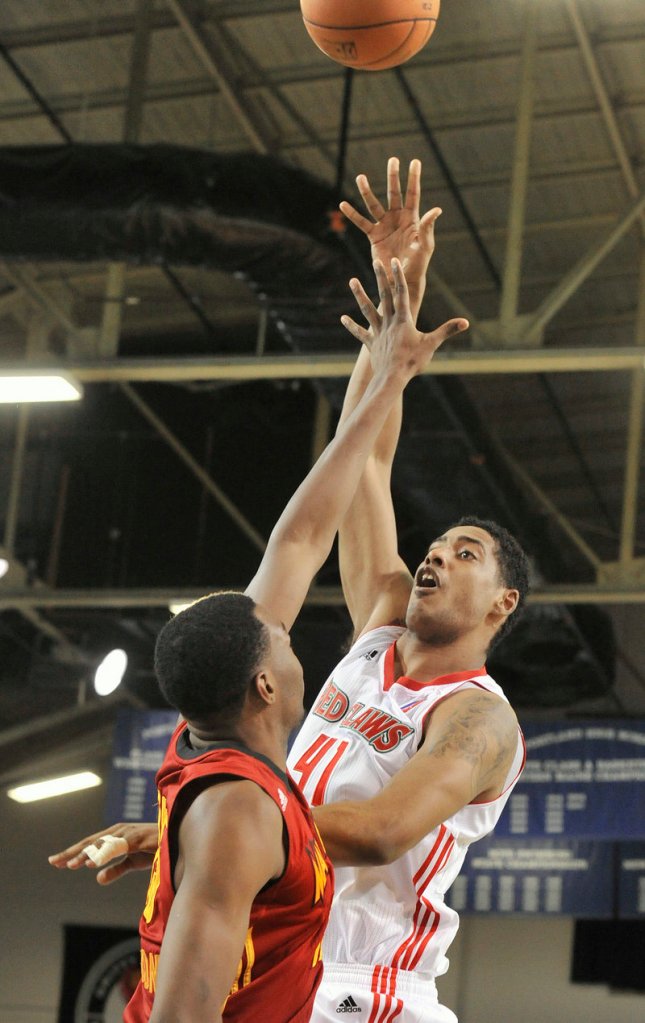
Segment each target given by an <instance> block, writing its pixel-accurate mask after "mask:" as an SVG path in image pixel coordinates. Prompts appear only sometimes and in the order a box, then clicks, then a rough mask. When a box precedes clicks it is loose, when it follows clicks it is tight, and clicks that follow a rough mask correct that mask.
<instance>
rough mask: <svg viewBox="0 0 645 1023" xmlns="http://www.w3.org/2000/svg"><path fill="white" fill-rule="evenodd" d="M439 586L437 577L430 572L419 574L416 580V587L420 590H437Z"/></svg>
mask: <svg viewBox="0 0 645 1023" xmlns="http://www.w3.org/2000/svg"><path fill="white" fill-rule="evenodd" d="M438 586H439V580H438V579H437V578H436V576H435V575H434V574H432V573H430V572H428V571H423V572H419V573H418V575H417V578H416V587H417V589H418V590H436V589H437V588H438Z"/></svg>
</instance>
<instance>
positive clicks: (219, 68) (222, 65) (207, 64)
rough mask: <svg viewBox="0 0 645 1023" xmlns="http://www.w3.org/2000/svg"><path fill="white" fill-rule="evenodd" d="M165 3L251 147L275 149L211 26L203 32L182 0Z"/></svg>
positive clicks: (199, 23) (267, 150)
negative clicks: (207, 31) (209, 29)
mask: <svg viewBox="0 0 645 1023" xmlns="http://www.w3.org/2000/svg"><path fill="white" fill-rule="evenodd" d="M166 4H167V5H168V7H169V8H170V10H171V11H172V13H173V14H174V16H175V18H176V19H177V21H178V22H179V25H180V26H181V28H182V30H183V33H184V35H185V36H186V39H187V40H188V42H189V43H190V45H191V47H192V49H193V51H194V53H195V56H196V57H197V58H198V60H199V61H200V62H201V64H202V66H203V67H204V68H205V70H206V71H207V73H208V74H209V76H210V77H211V78H212V79H213V81H214V82H215V83H216V85H217V87H218V88H219V90H220V92H221V93H222V95H223V97H224V99H225V100H226V102H227V103H228V105H229V107H230V108H231V110H232V111H233V114H234V115H235V118H236V120H237V121H238V123H239V124H240V125H241V127H242V128H243V130H244V132H245V134H246V136H247V138H248V139H249V141H250V142H251V144H252V146H253V148H254V149H255V150H256V152H258V153H270V152H271V151H272V150H273V149H274V140H272V139H270V138H269V136H268V134H267V132H266V129H265V127H264V124H263V123H262V121H261V119H260V118H259V117H258V116H257V114H256V112H255V111H254V110H253V109H252V107H251V106H250V105H249V103H248V99H247V97H246V96H245V95H244V92H243V90H242V88H241V84H240V82H239V81H238V80H237V78H236V76H235V75H234V74H233V71H232V69H231V67H230V66H229V64H230V58H228V57H227V50H226V47H225V46H224V45H221V41H217V39H216V38H213V32H214V27H213V28H212V29H211V34H209V35H206V34H205V32H204V30H203V26H202V24H201V22H199V21H198V20H197V18H196V17H195V16H194V14H193V13H192V12H191V11H190V10H189V8H188V6H187V5H186V3H185V2H184V0H166Z"/></svg>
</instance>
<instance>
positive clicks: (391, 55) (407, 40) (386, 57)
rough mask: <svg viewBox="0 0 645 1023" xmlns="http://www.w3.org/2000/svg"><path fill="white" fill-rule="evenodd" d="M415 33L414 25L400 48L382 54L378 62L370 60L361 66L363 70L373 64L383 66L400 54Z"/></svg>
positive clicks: (426, 19)
mask: <svg viewBox="0 0 645 1023" xmlns="http://www.w3.org/2000/svg"><path fill="white" fill-rule="evenodd" d="M413 20H414V21H431V20H434V19H431V18H414V19H413ZM413 32H414V25H413V26H412V28H411V29H410V31H409V32H408V34H407V36H406V37H405V39H403V40H402V42H400V43H399V45H398V46H395V47H394V49H393V50H390V52H389V53H384V54H382V55H381V56H380V57H377V58H376V60H368V61H366V62H365V64H362V65H361V66H362V67H363V68H368V67H370V65H372V64H381V63H382V62H383V61H384V60H390V58H391V57H393V56H394V54H395V53H398V52H399V50H401V49H402V48H403V47H404V46H405V45H406V43H409V41H410V36H411V35H412V33H413ZM383 70H384V71H385V70H387V68H384V69H383Z"/></svg>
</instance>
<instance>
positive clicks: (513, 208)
mask: <svg viewBox="0 0 645 1023" xmlns="http://www.w3.org/2000/svg"><path fill="white" fill-rule="evenodd" d="M537 18H538V6H537V4H535V3H531V2H530V0H529V2H528V3H526V4H525V6H524V46H523V49H522V61H521V76H520V91H519V97H518V102H517V124H516V128H515V145H514V149H513V166H512V172H511V188H510V196H509V210H508V225H507V233H506V251H505V256H504V275H503V279H502V293H501V296H500V304H499V325H500V331H501V334H502V338H503V339H506V338H509V337H512V333H513V331H514V330H515V329H516V326H515V321H516V319H517V312H518V302H519V295H520V282H521V273H522V255H523V249H524V245H523V241H524V223H525V219H526V193H527V189H528V183H529V167H530V156H531V135H532V127H533V107H534V101H535V63H536V54H537V36H538V32H537Z"/></svg>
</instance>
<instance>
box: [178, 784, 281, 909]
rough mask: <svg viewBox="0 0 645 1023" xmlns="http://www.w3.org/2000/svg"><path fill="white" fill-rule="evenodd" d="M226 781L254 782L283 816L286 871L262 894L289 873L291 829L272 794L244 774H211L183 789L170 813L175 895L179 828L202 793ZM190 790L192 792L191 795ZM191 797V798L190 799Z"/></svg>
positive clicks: (264, 889) (268, 884)
mask: <svg viewBox="0 0 645 1023" xmlns="http://www.w3.org/2000/svg"><path fill="white" fill-rule="evenodd" d="M225 781H250V782H252V783H253V784H254V785H257V787H258V788H259V789H261V790H262V792H264V793H265V794H266V795H267V796H268V798H269V799H270V800H271V801H272V802H273V803H275V805H276V806H277V807H278V810H280V813H281V815H282V845H283V848H284V870H283V871H282V873H281V874H280V875H279V877H274V878H272V879H271V880H270V881H267V883H266V884H265V885H263V887H262V888H261V889H260V892H265V891H267V889H269V888H272V887H273V886H274V885H276V884H277V883H278V882H279V881H281V880H282V878H283V877H284V875H285V874H286V872H287V868H288V866H289V829H288V827H287V822H286V820H285V816H284V813H283V812H282V808H281V806H280V804H279V802H278V801H277V800H276V799H274V798H273V796H272V795H271V793H270V792H267V790H266V789H265V788H264V786H263V785H260V783H259V782H257V781H255V779H254V778H246V777H245V776H244V775H243V774H226V773H223V774H209V775H206V776H205V777H203V778H194V779H193V780H192V781H189V782H187V783H186V785H184V786H183V787H182V789H181V792H179V793H178V795H177V798H176V799H175V802H174V804H173V807H172V810H171V811H170V817H169V819H168V862H169V868H170V883H171V885H172V890H173V892H174V894H175V895H176V894H177V888H176V887H175V868H176V866H177V859H178V857H179V828H180V827H181V822H182V820H183V818H184V816H185V814H186V813H187V812H188V810H189V809H190V807H191V806H192V804H193V803H194V801H195V799H197V796H199V795H200V793H202V792H205V790H206V789H210V788H212V787H213V786H214V785H219V784H221V783H222V782H225ZM188 790H190V793H189V791H188ZM189 795H190V798H188V797H189ZM258 894H259V892H258Z"/></svg>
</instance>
